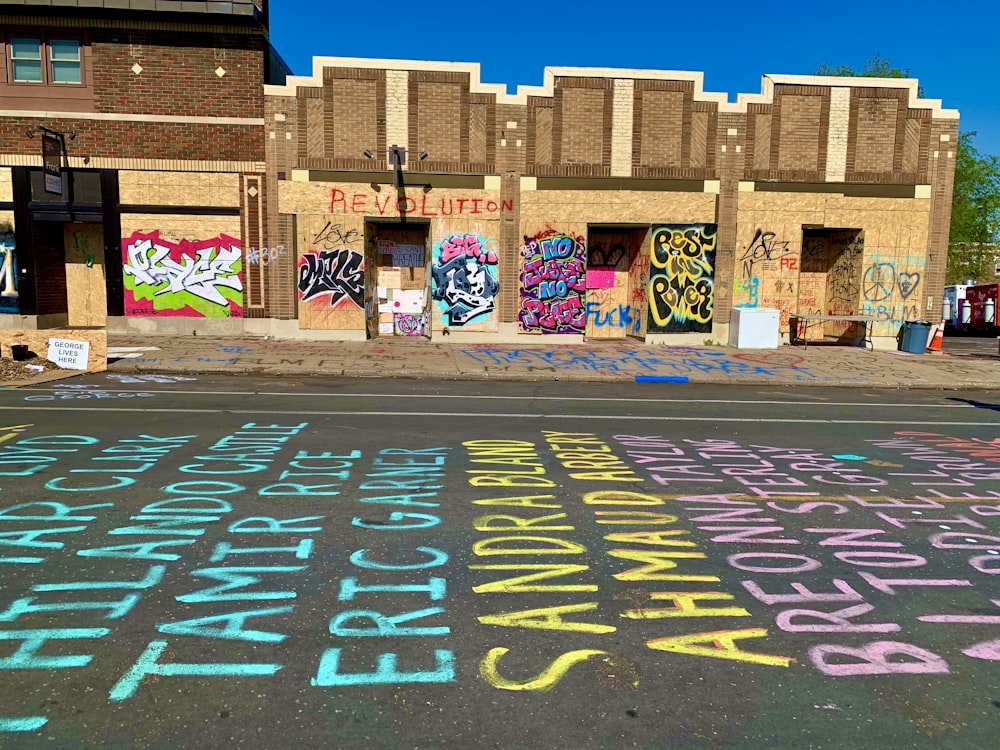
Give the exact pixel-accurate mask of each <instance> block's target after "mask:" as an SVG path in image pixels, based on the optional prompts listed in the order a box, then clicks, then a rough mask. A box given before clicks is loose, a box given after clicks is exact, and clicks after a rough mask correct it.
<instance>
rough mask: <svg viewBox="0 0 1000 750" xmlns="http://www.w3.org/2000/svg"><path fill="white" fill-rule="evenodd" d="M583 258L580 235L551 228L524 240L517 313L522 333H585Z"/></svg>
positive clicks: (584, 271) (582, 242)
mask: <svg viewBox="0 0 1000 750" xmlns="http://www.w3.org/2000/svg"><path fill="white" fill-rule="evenodd" d="M586 256H587V247H586V241H585V240H584V238H583V237H581V236H579V235H575V234H572V233H570V234H561V233H559V232H556V231H555V230H554V229H551V228H550V229H547V230H545V231H544V232H541V233H539V234H536V235H535V236H533V237H525V238H524V245H523V246H522V248H521V275H520V281H521V292H520V298H521V309H520V310H519V311H518V314H517V319H518V324H519V325H520V328H521V331H522V332H524V333H583V332H584V329H585V328H586V310H585V308H584V304H583V303H584V299H583V297H584V294H586V291H587V281H586V269H585V265H586Z"/></svg>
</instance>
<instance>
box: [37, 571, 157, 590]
mask: <svg viewBox="0 0 1000 750" xmlns="http://www.w3.org/2000/svg"><path fill="white" fill-rule="evenodd" d="M166 572H167V566H166V565H152V566H150V568H149V570H148V571H147V572H146V575H144V576H143V577H142V579H140V580H138V581H78V582H73V583H39V584H36V585H35V586H32V587H31V589H32V591H102V590H106V589H125V590H126V591H134V590H136V589H139V590H142V589H148V588H152V587H153V586H155V585H157V584H158V583H159V582H160V581H162V580H163V575H164V573H166Z"/></svg>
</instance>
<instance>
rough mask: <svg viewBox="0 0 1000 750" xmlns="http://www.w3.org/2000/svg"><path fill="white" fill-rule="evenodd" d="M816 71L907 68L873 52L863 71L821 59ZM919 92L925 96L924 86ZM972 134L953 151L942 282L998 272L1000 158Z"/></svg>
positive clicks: (892, 72) (897, 73)
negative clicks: (982, 148) (975, 141)
mask: <svg viewBox="0 0 1000 750" xmlns="http://www.w3.org/2000/svg"><path fill="white" fill-rule="evenodd" d="M816 75H820V76H859V77H862V78H910V69H909V68H906V69H902V68H896V67H893V64H892V63H891V62H890V61H889V60H887V59H886V58H884V57H882V56H881V55H880V54H875V55H874V56H873V57H870V58H868V60H867V61H866V62H865V66H864V67H863V68H862V69H861V70H855V69H854V68H852V67H851V66H850V65H838V66H836V67H834V66H832V65H829V64H828V63H823V64H822V65H820V66H819V68H818V69H817V70H816ZM918 95H919V96H923V95H924V91H923V87H922V86H921V87H920V88H919V89H918ZM975 136H976V133H975V132H969V133H962V134H961V135H960V136H959V137H958V145H957V146H956V150H955V190H954V194H953V197H952V203H951V230H950V234H949V236H948V266H947V270H946V271H945V284H957V283H960V282H962V281H964V280H966V279H973V280H974V281H987V280H992V279H993V278H995V275H996V261H997V256H998V255H1000V158H998V157H996V156H992V155H989V154H981V153H979V151H978V150H977V149H976V147H975V146H974V145H973V139H974V138H975Z"/></svg>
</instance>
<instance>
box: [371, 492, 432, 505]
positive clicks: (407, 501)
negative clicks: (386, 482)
mask: <svg viewBox="0 0 1000 750" xmlns="http://www.w3.org/2000/svg"><path fill="white" fill-rule="evenodd" d="M415 497H437V493H436V492H413V493H410V494H406V495H378V496H376V497H360V498H358V500H359V501H360V502H362V503H382V504H385V505H416V506H419V507H423V508H438V507H440V505H441V503H428V502H424V501H423V500H414V499H413V498H415Z"/></svg>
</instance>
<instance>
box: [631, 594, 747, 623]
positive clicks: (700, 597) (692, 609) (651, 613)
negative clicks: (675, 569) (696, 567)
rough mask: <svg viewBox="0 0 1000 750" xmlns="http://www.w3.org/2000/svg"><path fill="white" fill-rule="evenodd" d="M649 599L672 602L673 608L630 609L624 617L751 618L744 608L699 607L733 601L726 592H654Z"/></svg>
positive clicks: (637, 618)
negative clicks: (707, 603) (701, 604)
mask: <svg viewBox="0 0 1000 750" xmlns="http://www.w3.org/2000/svg"><path fill="white" fill-rule="evenodd" d="M649 598H650V599H652V600H654V601H670V602H673V603H674V606H672V607H658V608H655V609H653V608H650V609H628V610H625V611H624V612H622V617H627V618H628V619H630V620H659V619H660V618H663V617H749V616H750V613H749V612H747V611H746V610H745V609H743V607H699V606H698V602H699V601H727V602H728V601H732V600H733V596H732V595H731V594H727V593H725V592H724V591H698V592H686V591H654V592H652V593H650V595H649Z"/></svg>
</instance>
